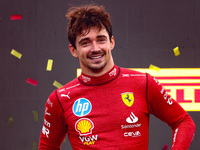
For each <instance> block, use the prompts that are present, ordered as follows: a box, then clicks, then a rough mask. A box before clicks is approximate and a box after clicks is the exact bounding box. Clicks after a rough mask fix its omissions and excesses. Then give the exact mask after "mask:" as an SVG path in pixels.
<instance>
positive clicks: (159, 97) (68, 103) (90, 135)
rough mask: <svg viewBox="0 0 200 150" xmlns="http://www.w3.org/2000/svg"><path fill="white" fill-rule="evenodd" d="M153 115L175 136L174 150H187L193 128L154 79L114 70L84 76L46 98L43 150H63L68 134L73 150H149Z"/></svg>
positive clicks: (191, 121) (140, 74)
mask: <svg viewBox="0 0 200 150" xmlns="http://www.w3.org/2000/svg"><path fill="white" fill-rule="evenodd" d="M150 114H153V115H154V116H156V117H157V118H159V119H160V120H162V121H164V122H166V123H167V124H168V125H169V126H170V127H171V129H172V130H173V136H172V150H186V149H188V148H189V145H190V143H191V141H192V139H193V135H194V132H195V124H194V122H193V120H192V119H191V117H190V116H189V115H188V113H187V112H185V111H184V110H183V108H182V107H181V106H180V105H179V104H178V103H177V102H176V101H174V100H173V99H172V98H171V97H170V96H169V95H168V94H167V92H166V91H165V89H164V88H163V87H162V85H161V84H160V83H159V82H158V81H157V80H156V79H155V78H154V77H152V76H150V75H149V74H146V73H141V72H137V71H134V70H129V69H125V68H119V67H118V66H116V65H115V66H114V67H113V68H112V69H111V70H110V71H109V72H107V73H106V74H104V75H102V76H100V77H92V76H88V75H85V74H83V73H82V74H81V75H80V76H79V77H78V78H76V79H74V80H73V81H71V82H69V83H68V84H66V85H65V86H63V87H62V88H60V89H57V90H55V91H54V92H53V93H52V94H51V95H50V97H49V98H48V100H47V102H46V106H45V114H44V124H43V128H42V131H41V136H40V143H39V150H60V147H61V144H62V142H63V140H64V138H65V136H66V134H68V138H69V141H70V143H71V145H72V148H73V149H75V150H76V149H82V150H86V149H87V150H88V149H103V150H120V149H123V150H130V149H131V150H132V149H134V150H147V149H148V137H149V115H150Z"/></svg>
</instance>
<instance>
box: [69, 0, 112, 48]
mask: <svg viewBox="0 0 200 150" xmlns="http://www.w3.org/2000/svg"><path fill="white" fill-rule="evenodd" d="M66 17H67V18H68V19H69V24H68V28H67V34H68V40H69V42H70V44H72V46H73V47H74V48H76V45H75V42H76V37H77V36H78V35H80V34H83V35H84V34H87V33H88V32H89V30H90V28H91V27H97V28H98V29H99V31H100V30H101V29H102V28H105V29H106V31H107V32H108V35H109V38H110V40H111V37H112V23H111V20H110V14H109V13H107V12H106V11H105V9H104V7H103V6H97V5H94V4H89V5H84V6H80V7H71V8H70V9H69V10H68V13H67V14H66ZM83 30H85V31H86V32H85V33H83Z"/></svg>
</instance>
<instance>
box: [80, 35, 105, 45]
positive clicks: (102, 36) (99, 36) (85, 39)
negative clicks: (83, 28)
mask: <svg viewBox="0 0 200 150" xmlns="http://www.w3.org/2000/svg"><path fill="white" fill-rule="evenodd" d="M96 38H97V39H98V38H106V39H107V36H105V35H98V36H97V37H96ZM87 40H89V38H83V39H81V40H80V41H79V42H78V43H79V44H80V43H81V42H82V41H87Z"/></svg>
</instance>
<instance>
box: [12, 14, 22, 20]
mask: <svg viewBox="0 0 200 150" xmlns="http://www.w3.org/2000/svg"><path fill="white" fill-rule="evenodd" d="M10 19H11V20H21V19H22V15H11V17H10Z"/></svg>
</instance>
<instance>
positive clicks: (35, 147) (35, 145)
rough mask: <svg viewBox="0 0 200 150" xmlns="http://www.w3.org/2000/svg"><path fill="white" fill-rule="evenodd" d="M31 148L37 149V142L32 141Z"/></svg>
mask: <svg viewBox="0 0 200 150" xmlns="http://www.w3.org/2000/svg"><path fill="white" fill-rule="evenodd" d="M32 150H37V142H33V148H32Z"/></svg>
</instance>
